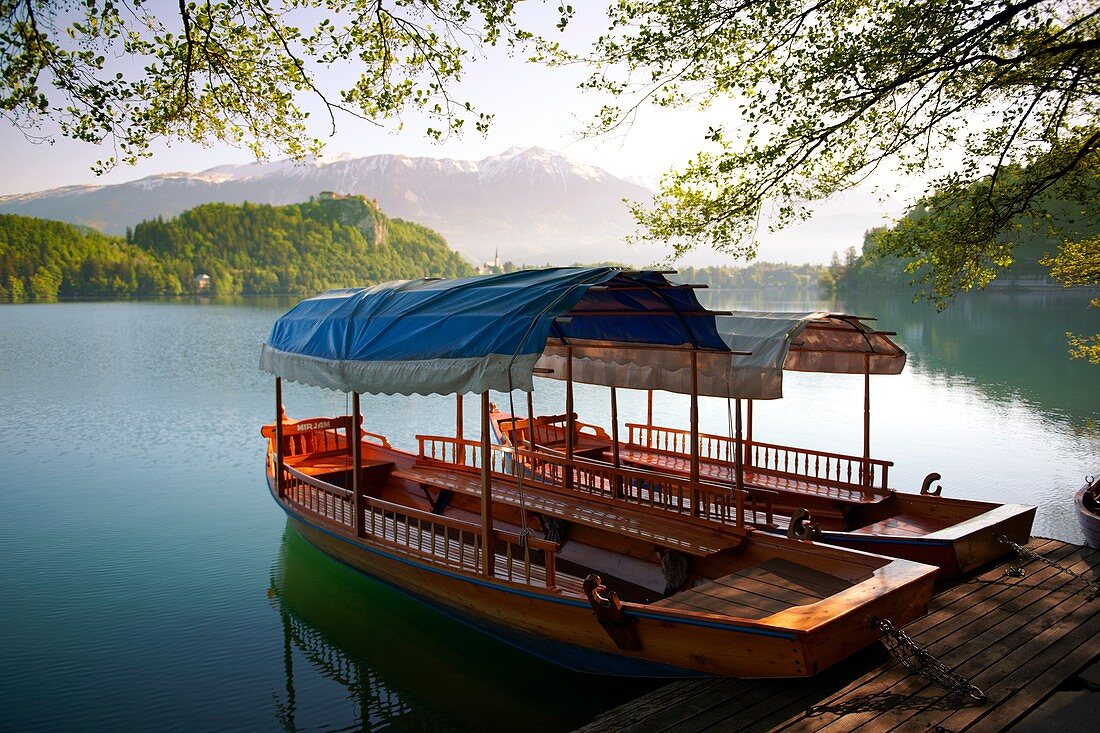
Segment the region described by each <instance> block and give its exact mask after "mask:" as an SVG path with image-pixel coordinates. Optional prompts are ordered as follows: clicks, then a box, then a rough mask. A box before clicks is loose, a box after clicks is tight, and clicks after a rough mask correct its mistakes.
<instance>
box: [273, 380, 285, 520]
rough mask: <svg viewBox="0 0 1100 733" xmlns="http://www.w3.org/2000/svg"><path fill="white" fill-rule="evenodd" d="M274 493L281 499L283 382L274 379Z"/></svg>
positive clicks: (282, 494) (282, 493)
mask: <svg viewBox="0 0 1100 733" xmlns="http://www.w3.org/2000/svg"><path fill="white" fill-rule="evenodd" d="M275 493H276V494H278V495H279V498H280V499H281V498H283V496H284V495H285V494H284V491H283V380H282V378H280V377H275Z"/></svg>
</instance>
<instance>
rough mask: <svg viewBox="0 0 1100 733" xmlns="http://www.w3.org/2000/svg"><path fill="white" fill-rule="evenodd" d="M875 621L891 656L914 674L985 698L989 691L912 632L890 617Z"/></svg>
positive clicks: (959, 692) (981, 699) (953, 691)
mask: <svg viewBox="0 0 1100 733" xmlns="http://www.w3.org/2000/svg"><path fill="white" fill-rule="evenodd" d="M871 623H873V624H874V625H875V626H877V627H878V629H879V631H881V632H882V645H883V646H884V647H886V651H888V652H890V656H892V657H893V658H894V659H896V660H897V661H898V662H900V663H901V664H902V666H903V667H905V668H906V669H908V670H909V671H910V672H912V673H914V674H918V675H920V676H921V677H923V678H924V679H926V680H928V681H929V682H931V683H932V684H934V685H939V686H940V687H942V688H944V689H945V690H947V691H948V692H950V693H951V694H952V695H958V696H960V697H963V696H966V697H969V698H971V699H972V700H976V701H977V702H985V693H984V692H982V691H981V690H980V689H978V688H977V687H975V686H974V685H972V684H970V682H969V681H967V680H966V679H965V678H964V677H962V676H961V675H959V674H957V673H956V672H954V671H953V670H951V669H948V668H947V666H946V665H944V663H943V662H941V661H940V660H938V659H936V658H935V657H933V656H932V655H931V654H929V653H928V652H927V651H925V650H924V649H921V648H920V647H919V646H917V643H916V642H915V641H913V639H912V637H910V636H909V634H907V633H905V632H904V631H902V630H901V629H898V628H894V625H893V624H892V623H890V621H889V619H884V618H878V617H875V618H872V619H871Z"/></svg>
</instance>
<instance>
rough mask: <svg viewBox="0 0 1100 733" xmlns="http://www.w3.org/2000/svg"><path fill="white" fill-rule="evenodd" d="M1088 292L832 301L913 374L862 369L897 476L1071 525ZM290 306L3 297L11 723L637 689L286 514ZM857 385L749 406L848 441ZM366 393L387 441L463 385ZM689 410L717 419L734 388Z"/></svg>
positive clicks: (496, 726) (520, 703) (3, 579)
mask: <svg viewBox="0 0 1100 733" xmlns="http://www.w3.org/2000/svg"><path fill="white" fill-rule="evenodd" d="M708 298H709V299H710V304H711V305H714V306H716V307H718V306H721V307H742V308H754V309H779V310H786V309H789V310H800V309H801V310H810V309H814V308H817V307H822V304H821V303H819V302H817V301H801V302H792V301H777V300H775V299H769V298H766V297H764V296H761V295H759V294H755V295H754V294H745V293H732V294H731V293H717V292H716V293H711V294H709V295H708ZM1086 302H1087V297H1078V296H1066V295H1064V294H1057V295H1036V294H1017V295H1012V294H986V295H983V296H981V297H974V298H968V299H966V300H963V301H960V302H959V303H957V304H956V305H955V306H953V307H952V308H951V309H949V310H948V311H947V312H946V313H944V314H940V315H935V314H934V313H932V312H931V311H930V310H929V309H928V308H927V307H926V306H913V305H911V304H909V303H905V302H901V303H899V302H897V301H894V300H890V299H884V298H880V299H872V298H867V299H864V300H861V301H858V302H851V303H843V304H837V305H834V304H828V305H825V306H824V307H826V308H833V307H840V308H842V309H846V310H849V311H852V312H857V313H859V314H860V315H877V316H879V319H880V326H881V327H882V328H884V329H886V330H893V331H897V332H898V334H899V335H898V341H899V342H901V343H902V344H903V345H904V346H905V348H907V349H908V351H909V353H910V360H909V366H908V367H907V369H906V371H905V373H904V374H902V375H900V376H897V377H875V378H873V379H872V452H873V453H874V454H875V455H876V456H879V457H883V458H887V459H890V460H893V461H894V462H895V464H896V465H895V467H894V469H893V470H892V472H891V476H892V477H894V481H893V483H895V484H896V485H897V486H898V487H900V488H905V489H913V488H915V487H917V486H919V484H920V481H921V479H922V478H923V476H924V475H925V474H926V473H928V472H929V471H938V472H939V473H941V474H942V475H943V480H942V481H941V483H942V484H943V486H944V490H945V492H947V493H948V494H951V495H955V496H968V497H974V498H983V499H991V500H997V501H1013V502H1025V503H1034V504H1038V505H1039V507H1040V508H1039V515H1038V519H1037V522H1036V533H1037V534H1043V535H1047V536H1053V537H1058V538H1061V539H1066V540H1071V541H1079V540H1080V536H1079V533H1078V530H1077V527H1076V524H1075V520H1074V517H1073V514H1072V509H1071V505H1070V501H1069V500H1070V497H1071V495H1072V493H1073V491H1074V490H1076V488H1077V487H1078V486H1079V485H1080V484H1081V482H1082V479H1083V477H1084V475H1085V474H1086V473H1094V472H1096V471H1098V470H1100V429H1098V426H1097V419H1098V416H1100V389H1098V387H1097V385H1098V383H1100V380H1098V378H1097V377H1098V376H1100V370H1098V369H1097V368H1096V367H1090V366H1088V365H1085V364H1081V363H1077V362H1070V361H1069V360H1068V359H1067V358H1066V356H1065V344H1064V337H1063V335H1062V334H1063V333H1064V332H1065V331H1067V330H1076V331H1079V332H1084V331H1088V332H1095V331H1096V330H1097V326H1096V317H1095V311H1094V312H1092V313H1089V312H1088V311H1087V309H1086V308H1085V304H1086ZM287 306H288V303H285V302H284V303H275V302H271V303H256V302H252V303H244V304H239V303H238V304H225V305H217V304H199V303H159V302H143V303H90V304H89V303H81V304H56V305H21V306H4V307H0V356H2V358H0V416H2V417H0V451H2V454H3V455H4V456H5V461H4V465H5V467H6V479H7V480H6V482H5V490H4V491H3V492H0V609H2V611H0V614H2V616H0V618H2V619H3V623H0V659H2V660H3V662H4V664H3V667H2V669H0V701H2V703H3V704H2V705H0V729H2V730H61V729H98V730H116V729H142V730H148V729H158V730H159V729H187V730H275V729H281V730H355V729H361V728H366V729H383V728H385V729H388V730H421V729H426V730H436V729H454V730H505V729H508V730H514V729H515V728H516V726H522V727H523V728H525V729H530V730H564V729H569V728H571V727H573V726H576V725H578V724H581V723H583V722H585V721H586V720H588V719H590V718H591V717H593V716H594V715H595V714H596V713H598V712H599V711H601V710H603V709H606V708H608V707H610V706H612V705H615V704H617V703H619V702H622V701H625V700H626V699H628V698H630V697H632V696H634V695H636V694H639V693H640V692H643V691H645V690H646V689H649V685H648V684H647V683H640V682H637V681H632V680H617V679H605V678H593V677H587V676H581V675H574V674H571V673H568V672H564V671H562V670H559V669H557V668H555V667H552V666H549V665H547V664H545V663H543V662H541V661H539V660H537V659H534V658H532V657H528V656H526V655H524V654H521V653H518V652H515V651H513V650H511V649H510V648H508V647H506V646H503V645H501V644H498V643H496V642H494V641H492V640H489V639H486V638H485V637H482V636H481V635H479V634H477V633H475V632H472V631H469V630H467V629H466V628H465V627H463V626H461V625H459V624H456V623H454V622H452V621H450V620H448V619H447V618H445V617H443V616H440V615H439V614H437V613H435V612H432V611H430V610H428V609H426V608H424V607H422V606H420V605H419V604H417V603H415V602H413V601H410V600H408V599H406V598H405V597H404V596H402V595H401V594H400V593H397V592H396V591H393V590H391V589H389V588H387V587H385V586H383V585H381V584H379V583H376V582H374V581H372V580H370V579H368V578H366V577H364V576H363V575H360V574H358V573H356V572H354V571H352V570H350V569H348V568H346V567H344V566H342V565H340V564H339V563H336V562H335V561H332V560H330V559H328V558H327V557H325V556H324V555H322V554H320V553H319V552H317V551H315V550H314V549H313V548H311V547H310V546H309V545H307V544H306V543H305V542H304V541H302V540H301V539H300V538H299V537H298V536H297V535H296V534H295V533H294V532H293V531H290V530H288V529H287V527H286V522H285V519H284V515H283V514H282V512H281V511H279V510H278V509H277V508H276V507H275V505H274V503H273V502H272V501H271V500H270V498H269V497H268V495H267V490H266V487H265V483H264V479H263V470H262V460H263V442H262V441H261V439H260V436H259V426H260V425H261V424H262V423H263V422H264V421H269V420H270V416H271V414H272V413H273V411H274V404H273V403H274V400H273V397H272V380H271V378H270V377H269V376H268V375H266V374H263V373H262V372H260V371H258V370H257V368H256V363H257V358H258V351H259V345H260V343H261V342H262V341H263V339H264V338H265V337H266V335H267V333H268V331H269V330H270V328H271V324H272V323H273V322H274V320H275V319H276V318H277V317H278V316H279V315H280V314H281V313H282V312H283V311H284V310H285V309H286V307H287ZM1090 329H1091V330H1090ZM861 382H862V379H861V378H860V377H847V376H829V375H797V374H792V375H788V377H787V381H786V385H785V391H786V398H785V399H784V400H781V401H778V402H773V403H767V404H763V403H758V405H757V409H756V411H755V413H756V424H755V430H754V432H755V436H756V437H757V438H758V439H759V440H764V441H773V442H780V443H789V444H796V445H810V446H814V447H819V448H822V449H825V450H834V451H843V452H853V453H858V452H860V451H861V446H862V435H861V426H862V409H863V405H862V399H863V398H862V384H861ZM539 390H540V391H539V393H538V395H537V399H536V406H537V407H538V408H539V409H543V410H548V411H554V412H560V411H562V402H563V400H562V389H561V386H560V385H559V384H557V383H553V382H548V383H545V384H540V385H539ZM495 399H496V401H498V402H499V403H501V404H502V405H506V404H507V396H506V395H498V396H496V398H495ZM286 402H287V407H288V410H289V412H290V414H291V415H292V416H298V417H305V416H309V415H316V414H332V413H340V412H343V411H344V410H345V407H346V399H345V397H344V396H343V395H339V394H336V393H333V392H327V391H323V390H313V389H310V388H306V387H301V386H297V385H290V386H289V387H288V389H287V394H286ZM517 402H522V398H517ZM473 403H474V401H473V400H470V407H469V408H468V409H467V413H471V414H469V415H468V418H469V420H470V422H469V425H468V426H467V428H466V430H467V431H468V434H470V435H473V434H475V433H476V429H477V428H476V419H477V418H476V416H475V415H472V413H473V412H474V409H473ZM620 404H621V407H620V412H621V413H622V419H623V421H624V422H625V421H627V420H642V419H644V398H642V397H641V396H640V395H629V394H624V395H623V396H622V397H620ZM577 407H578V411H579V412H581V413H582V419H588V420H590V421H596V422H602V423H604V424H606V422H607V420H608V405H607V395H606V391H605V390H601V389H595V388H586V387H578V390H577ZM364 409H365V412H366V413H367V421H368V425H367V427H368V429H375V430H379V431H382V432H386V433H387V434H389V435H390V436H391V438H392V439H393V440H394V441H395V442H396V443H397V444H398V445H402V446H404V447H415V443H414V441H413V439H412V436H413V435H415V434H416V433H418V432H444V431H451V430H452V418H451V415H452V414H453V398H411V399H409V398H384V397H366V398H365V399H364ZM656 412H657V417H658V420H659V421H660V422H664V423H665V424H670V425H682V424H683V419H684V418H683V416H684V415H686V414H687V409H686V400H685V399H682V398H679V397H676V396H672V395H661V396H659V397H658V400H657V404H656ZM702 413H703V414H702V419H703V423H704V426H703V427H704V429H705V430H707V431H709V432H717V433H721V434H725V433H726V432H727V430H728V428H727V417H726V405H725V403H724V402H722V401H718V400H713V401H712V400H704V403H703V409H702Z"/></svg>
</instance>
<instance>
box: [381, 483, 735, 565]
mask: <svg viewBox="0 0 1100 733" xmlns="http://www.w3.org/2000/svg"><path fill="white" fill-rule="evenodd" d="M393 476H394V478H400V479H404V480H406V481H412V482H415V483H418V484H421V485H424V486H429V487H432V488H435V489H437V490H445V491H453V492H459V493H463V494H467V495H469V496H477V497H480V496H481V477H480V476H479V475H476V474H472V473H463V472H460V471H455V470H453V469H449V468H441V467H436V466H422V465H418V466H413V467H411V468H408V469H403V470H399V471H394V472H393ZM492 492H493V501H496V502H501V503H504V504H511V505H513V506H519V504H520V489H519V487H518V486H517V485H516V484H513V483H509V482H503V481H499V480H494V481H493V485H492ZM523 505H524V507H525V508H526V509H527V510H529V511H534V512H539V513H542V514H548V515H551V516H555V517H559V518H562V519H565V520H568V521H570V522H577V523H580V524H586V525H589V526H592V527H597V528H600V529H609V530H612V531H614V532H619V533H623V534H627V535H632V536H634V537H638V538H641V539H644V540H647V541H649V542H652V543H654V544H657V545H660V546H662V547H669V548H672V549H676V550H680V551H681V552H685V553H689V554H692V555H699V556H706V555H710V554H713V553H715V552H718V551H720V550H724V549H728V548H731V547H737V546H738V545H739V544H741V538H740V537H739V536H737V535H736V534H733V533H732V532H730V533H724V532H722V531H721V530H719V529H717V528H715V529H710V528H707V527H700V526H697V525H693V524H690V523H688V522H684V521H682V520H681V519H680V517H678V516H675V515H673V516H669V517H664V516H660V515H659V514H657V513H656V512H642V511H638V510H633V509H631V508H629V507H618V506H608V505H604V504H596V503H593V502H591V501H586V500H580V501H570V500H569V498H568V497H565V496H562V495H561V494H560V493H555V492H552V491H547V490H544V489H540V488H539V487H538V484H535V483H525V484H524V486H523Z"/></svg>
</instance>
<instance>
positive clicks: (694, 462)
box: [691, 349, 700, 516]
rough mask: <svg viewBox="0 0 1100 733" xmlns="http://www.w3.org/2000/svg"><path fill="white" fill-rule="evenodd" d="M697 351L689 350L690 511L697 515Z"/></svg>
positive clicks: (698, 512)
mask: <svg viewBox="0 0 1100 733" xmlns="http://www.w3.org/2000/svg"><path fill="white" fill-rule="evenodd" d="M698 357H699V352H697V351H696V350H695V349H692V351H691V513H692V514H693V515H695V516H699V514H700V511H699V359H698Z"/></svg>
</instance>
